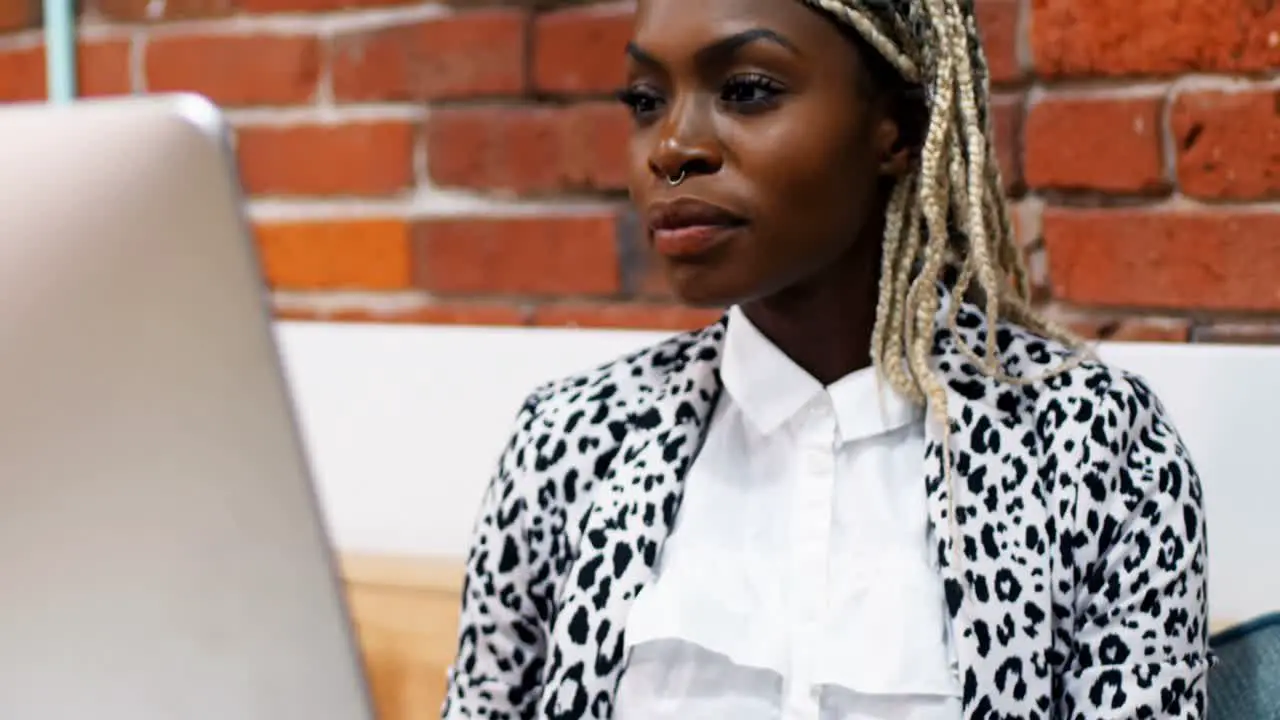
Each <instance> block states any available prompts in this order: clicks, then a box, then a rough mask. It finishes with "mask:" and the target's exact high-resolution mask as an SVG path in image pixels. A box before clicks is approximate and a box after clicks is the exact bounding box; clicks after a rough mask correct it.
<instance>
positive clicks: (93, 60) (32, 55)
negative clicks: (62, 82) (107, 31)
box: [0, 40, 132, 102]
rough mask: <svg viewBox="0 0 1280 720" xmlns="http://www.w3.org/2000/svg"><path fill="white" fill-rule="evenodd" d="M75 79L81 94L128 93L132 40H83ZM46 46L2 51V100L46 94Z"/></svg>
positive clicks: (0, 73) (0, 97) (0, 70)
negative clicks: (130, 42)
mask: <svg viewBox="0 0 1280 720" xmlns="http://www.w3.org/2000/svg"><path fill="white" fill-rule="evenodd" d="M76 73H77V78H76V83H77V85H78V87H77V92H78V93H79V94H80V95H81V96H85V97H91V96H102V95H125V94H128V93H129V92H130V90H131V89H132V88H131V87H130V79H129V42H128V41H127V40H112V41H102V42H81V43H79V45H78V46H77V48H76ZM45 82H46V81H45V56H44V47H42V46H36V47H32V48H26V49H22V50H8V51H2V52H0V101H10V102H12V101H19V102H20V101H37V100H43V99H45V97H46V96H47V88H46V87H45Z"/></svg>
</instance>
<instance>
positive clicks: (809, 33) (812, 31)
mask: <svg viewBox="0 0 1280 720" xmlns="http://www.w3.org/2000/svg"><path fill="white" fill-rule="evenodd" d="M761 28H763V29H766V30H771V31H773V32H774V33H777V34H778V35H781V36H782V37H784V38H786V39H787V40H789V41H790V42H791V43H792V44H793V45H795V46H797V47H798V48H801V49H802V50H803V51H804V52H805V54H806V55H812V56H814V57H822V56H823V51H824V50H825V49H830V48H834V47H836V46H839V45H840V44H841V43H843V42H845V40H844V38H843V37H842V36H841V34H840V30H839V28H838V27H837V26H836V24H835V22H834V21H833V20H831V19H829V18H827V17H825V16H824V15H822V14H821V13H819V12H818V11H816V10H814V9H812V8H811V7H810V6H809V5H807V4H806V3H805V2H804V0H639V2H638V3H637V6H636V20H635V33H634V40H635V42H636V44H637V45H642V46H645V47H646V48H647V47H654V48H657V47H666V48H669V49H671V50H679V49H681V48H695V47H697V46H700V45H702V44H705V43H706V42H708V41H710V40H713V39H715V38H718V37H723V36H726V35H732V34H734V33H738V32H744V31H747V30H753V29H761Z"/></svg>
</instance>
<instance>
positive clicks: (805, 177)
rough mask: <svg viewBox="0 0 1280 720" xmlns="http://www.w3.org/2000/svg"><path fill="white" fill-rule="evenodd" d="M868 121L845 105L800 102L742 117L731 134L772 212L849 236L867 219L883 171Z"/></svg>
mask: <svg viewBox="0 0 1280 720" xmlns="http://www.w3.org/2000/svg"><path fill="white" fill-rule="evenodd" d="M814 104H815V105H816V103H814ZM867 125H868V123H866V122H865V120H864V119H863V118H860V117H857V116H855V115H852V114H850V113H849V112H847V111H843V112H840V111H832V110H830V109H829V108H822V107H808V106H798V107H795V108H783V109H780V110H779V111H778V112H777V113H775V114H773V115H772V116H769V115H766V116H761V117H759V118H756V119H748V120H746V121H743V122H739V123H737V127H736V128H735V130H734V131H733V133H732V134H731V135H730V138H731V145H732V146H733V147H734V148H735V153H734V155H735V156H736V159H737V164H738V166H739V171H740V172H742V173H743V175H745V176H747V177H748V179H749V181H750V182H751V183H752V184H753V185H754V186H755V187H756V189H757V192H758V193H759V195H758V197H759V202H760V204H761V205H762V206H764V207H767V208H768V210H769V212H768V214H769V216H770V217H772V218H775V219H777V220H781V221H783V222H786V223H791V222H796V223H800V224H802V225H804V226H807V227H809V228H810V229H811V230H812V231H814V232H815V233H820V234H826V233H829V232H839V233H840V234H841V235H845V236H848V235H849V234H851V233H850V230H851V229H856V227H858V226H860V225H861V224H862V222H863V221H864V219H865V216H866V212H867V209H868V207H869V205H870V204H871V200H872V197H873V196H874V193H875V188H876V180H877V174H878V171H879V165H880V162H879V159H878V158H877V157H876V154H875V150H874V148H873V146H872V142H871V137H870V135H871V133H870V132H868V130H867Z"/></svg>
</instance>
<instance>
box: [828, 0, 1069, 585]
mask: <svg viewBox="0 0 1280 720" xmlns="http://www.w3.org/2000/svg"><path fill="white" fill-rule="evenodd" d="M804 2H806V3H808V4H809V5H811V6H813V7H815V8H817V9H818V10H820V11H822V12H825V13H826V14H828V15H829V16H831V17H833V18H835V19H836V20H837V21H838V22H840V23H841V24H843V25H844V26H845V27H847V28H851V29H852V30H854V31H856V33H857V35H858V36H859V37H860V38H861V39H862V40H863V41H865V44H866V45H868V46H870V48H871V49H872V50H874V51H875V52H876V53H878V54H879V55H880V56H881V57H882V58H883V59H884V60H885V61H886V62H887V63H888V64H889V65H890V66H892V68H893V69H894V70H896V72H897V73H898V74H899V75H900V76H901V78H902V79H903V80H904V81H906V82H907V83H909V84H911V85H915V86H918V87H920V88H921V89H922V90H923V91H924V95H925V106H926V107H925V109H926V111H927V114H928V123H927V129H926V130H925V133H924V138H923V142H922V143H921V147H920V153H919V158H918V161H917V162H915V163H914V164H913V167H912V168H911V170H910V172H909V173H908V174H907V175H906V176H905V177H903V178H901V179H900V180H898V181H897V182H896V184H895V185H894V188H893V191H892V193H891V194H890V198H889V203H888V207H887V216H886V219H885V235H884V244H883V259H882V261H881V263H882V264H881V275H880V294H879V297H878V300H877V303H876V321H875V326H874V329H873V331H872V338H871V354H872V361H873V363H874V364H875V366H876V367H877V368H878V370H879V372H880V374H881V376H882V377H884V378H885V379H886V380H887V381H888V383H889V384H890V386H891V387H892V388H893V389H894V390H896V391H897V392H899V393H900V394H902V395H903V396H905V397H907V398H909V399H911V400H912V401H914V402H916V403H917V404H921V405H928V406H929V407H930V409H931V411H932V412H933V413H934V417H935V418H936V419H937V420H938V421H939V422H940V423H941V426H942V428H944V432H943V433H942V441H943V448H942V451H943V457H942V464H943V469H944V473H945V477H946V485H947V499H948V504H949V506H950V510H949V518H948V519H949V523H950V526H951V527H950V530H951V543H952V550H953V552H954V553H955V554H956V559H957V560H959V551H960V548H959V543H958V542H957V540H956V533H957V519H956V516H955V497H954V495H955V493H954V492H953V488H952V483H951V462H950V443H949V436H950V431H949V430H950V428H949V420H948V415H947V396H946V390H945V387H944V384H943V380H942V379H941V377H940V376H939V375H938V373H936V372H935V371H933V369H932V368H931V366H930V364H929V361H930V358H931V355H932V351H933V341H934V331H935V329H936V327H935V326H936V322H937V320H936V318H937V314H938V311H939V308H940V305H941V293H940V291H939V287H938V286H939V282H940V281H941V280H942V279H943V277H944V276H945V275H946V273H948V272H955V273H957V274H956V278H957V279H956V281H955V284H954V287H953V289H952V295H953V297H952V302H951V304H950V307H949V308H948V311H947V320H946V323H947V326H948V327H949V328H950V329H951V330H952V336H953V337H954V338H955V342H956V344H957V345H958V346H959V348H960V350H961V352H962V353H963V354H964V355H965V356H966V357H967V358H968V359H969V360H970V361H971V362H972V363H973V364H974V365H976V366H977V367H978V368H980V369H981V371H982V372H983V373H985V374H986V375H988V376H989V377H992V378H995V379H997V380H999V381H1001V382H1006V383H1010V384H1017V385H1022V384H1028V383H1032V382H1036V381H1038V380H1041V379H1043V378H1042V377H1041V378H1025V377H1011V376H1010V375H1009V374H1007V373H1006V372H1005V370H1004V368H1003V367H1002V364H1001V362H1000V358H999V357H998V356H997V353H996V348H997V345H998V343H997V340H996V327H997V323H998V322H1000V320H1001V318H1007V319H1008V320H1010V321H1013V322H1015V323H1018V324H1020V325H1022V326H1023V327H1026V328H1028V329H1029V330H1032V331H1033V332H1036V333H1038V334H1040V335H1043V336H1045V337H1049V338H1052V339H1055V340H1058V341H1060V342H1062V343H1063V344H1065V345H1067V346H1068V347H1069V348H1072V349H1074V350H1076V351H1077V352H1076V353H1074V354H1073V356H1072V358H1071V360H1069V361H1067V362H1065V363H1063V364H1061V365H1060V366H1058V367H1057V368H1055V369H1054V370H1053V371H1052V373H1060V372H1064V371H1066V370H1068V369H1070V368H1071V367H1074V366H1075V365H1076V364H1078V363H1079V362H1080V361H1081V360H1082V359H1083V358H1084V357H1086V356H1087V352H1085V348H1084V344H1083V342H1082V341H1080V340H1079V339H1078V338H1076V337H1075V336H1074V335H1073V334H1072V333H1071V332H1070V331H1068V330H1066V329H1065V328H1063V327H1061V326H1059V325H1057V324H1056V323H1054V322H1052V321H1050V320H1048V319H1047V318H1045V317H1044V316H1042V315H1041V314H1039V313H1038V312H1036V311H1035V310H1034V309H1033V308H1032V306H1031V290H1030V283H1029V280H1028V276H1027V271H1026V267H1025V265H1024V264H1023V259H1022V253H1021V251H1020V250H1019V248H1018V247H1017V244H1016V240H1015V238H1014V236H1013V232H1012V225H1011V223H1010V221H1009V211H1008V206H1007V203H1006V199H1005V195H1004V186H1003V184H1002V182H1001V177H1000V168H999V165H998V164H997V163H996V160H995V152H994V148H993V147H992V143H991V142H990V138H991V128H990V122H991V121H990V112H989V91H988V87H987V83H988V74H987V64H986V56H985V54H984V53H983V50H982V43H981V40H980V38H979V35H978V29H977V22H976V20H975V17H974V13H973V0H804ZM975 282H976V284H977V286H976V291H977V293H978V294H979V295H980V296H981V298H982V302H983V305H984V314H985V322H986V343H985V346H986V347H985V352H984V353H983V354H982V356H981V357H979V355H978V353H977V352H975V351H974V350H973V349H972V348H971V347H969V345H968V344H967V343H966V342H965V340H964V339H963V337H962V336H961V335H960V333H958V332H956V322H957V317H958V313H959V309H960V305H961V302H962V301H963V300H964V299H965V297H966V296H967V295H968V294H970V293H971V292H973V291H974V290H975V288H974V283H975ZM957 565H958V563H957Z"/></svg>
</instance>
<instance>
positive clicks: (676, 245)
mask: <svg viewBox="0 0 1280 720" xmlns="http://www.w3.org/2000/svg"><path fill="white" fill-rule="evenodd" d="M637 10H638V11H637V14H636V24H635V34H634V38H633V42H632V44H631V46H630V47H629V49H628V68H629V69H628V85H627V87H626V89H625V90H624V92H623V100H624V101H625V102H626V103H627V104H628V105H629V106H630V107H631V109H632V111H633V115H634V117H635V125H634V131H633V134H632V138H631V149H630V178H629V179H630V187H631V197H632V199H633V201H634V202H635V204H636V207H637V209H638V210H639V212H640V217H641V220H642V223H643V224H644V226H645V228H646V237H647V238H648V240H649V242H650V243H651V244H652V246H653V247H654V249H655V250H656V251H657V252H658V255H659V256H660V257H661V258H662V261H663V264H664V265H665V268H666V270H667V274H668V277H669V278H670V281H671V284H672V287H673V288H674V290H675V292H676V294H677V295H678V296H679V297H680V298H681V299H683V300H684V301H685V302H688V303H690V304H693V305H715V306H724V305H728V304H732V303H745V302H748V301H751V300H755V299H759V298H764V297H767V296H770V295H773V294H775V293H778V292H780V291H783V290H787V289H789V288H792V287H793V286H797V285H803V284H805V283H806V282H808V281H811V280H813V279H814V278H816V277H818V276H820V275H821V274H822V271H823V270H824V269H826V268H830V267H832V266H833V265H836V264H844V263H843V262H841V261H842V260H846V261H847V260H848V258H849V256H850V255H851V254H854V255H856V256H857V257H858V258H860V260H859V262H864V260H861V258H867V257H871V258H874V256H875V253H874V252H871V253H868V252H867V248H866V247H865V246H866V244H867V243H869V242H870V243H876V244H877V245H878V243H879V234H878V232H877V233H876V234H875V235H873V236H871V237H868V235H869V232H867V231H868V230H870V229H873V228H878V227H879V225H880V223H881V222H882V221H883V218H882V215H883V208H882V203H883V198H882V197H881V193H879V192H878V191H877V188H878V186H879V185H880V178H881V176H882V175H883V174H884V173H886V172H889V171H890V170H891V164H892V163H891V155H892V154H893V152H894V146H895V144H896V141H897V129H896V126H895V124H894V123H893V122H892V120H891V119H890V118H889V117H888V113H886V112H884V111H883V109H882V107H883V106H884V105H885V103H884V102H882V100H881V99H879V98H876V97H875V95H876V93H874V91H873V90H872V82H871V78H870V77H869V76H868V75H867V71H866V69H865V66H864V64H863V62H862V61H861V58H860V56H859V50H858V48H857V47H855V46H854V44H853V43H852V42H850V41H849V40H848V39H847V38H846V37H844V36H843V35H842V34H841V31H840V30H839V29H838V27H837V26H836V25H835V23H834V22H832V21H831V20H829V19H828V18H826V17H824V16H822V15H820V14H819V13H818V12H816V11H814V10H812V9H810V8H809V7H808V6H807V5H806V4H805V3H804V2H802V1H801V0H700V1H698V2H690V1H689V0H639V5H638V9H637ZM681 174H683V181H681V182H679V183H678V184H674V185H673V184H672V183H671V181H670V179H674V178H679V177H680V176H681ZM865 262H874V259H871V260H865Z"/></svg>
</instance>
